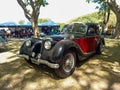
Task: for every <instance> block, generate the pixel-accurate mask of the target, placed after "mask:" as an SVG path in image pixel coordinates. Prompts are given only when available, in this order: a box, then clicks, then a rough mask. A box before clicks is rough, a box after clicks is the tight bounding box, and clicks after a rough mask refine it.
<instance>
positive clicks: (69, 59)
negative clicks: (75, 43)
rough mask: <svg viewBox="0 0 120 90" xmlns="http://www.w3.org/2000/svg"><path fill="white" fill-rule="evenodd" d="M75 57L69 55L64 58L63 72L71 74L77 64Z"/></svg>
mask: <svg viewBox="0 0 120 90" xmlns="http://www.w3.org/2000/svg"><path fill="white" fill-rule="evenodd" d="M74 59H75V58H74V56H73V54H72V53H68V54H66V55H65V57H64V61H65V62H64V64H63V70H64V71H65V72H70V71H71V70H72V69H73V67H74V64H75V60H74Z"/></svg>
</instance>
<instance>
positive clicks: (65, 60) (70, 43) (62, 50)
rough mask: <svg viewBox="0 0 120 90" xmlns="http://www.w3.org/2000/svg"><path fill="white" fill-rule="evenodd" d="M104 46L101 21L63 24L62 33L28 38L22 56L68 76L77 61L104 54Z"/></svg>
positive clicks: (22, 49) (20, 52) (59, 74)
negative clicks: (100, 31) (100, 30)
mask: <svg viewBox="0 0 120 90" xmlns="http://www.w3.org/2000/svg"><path fill="white" fill-rule="evenodd" d="M104 45H105V41H104V38H103V37H102V36H101V35H100V33H99V27H98V25H97V24H94V23H90V24H84V23H81V22H76V23H71V24H68V25H66V26H65V27H63V29H62V31H61V33H60V34H59V35H51V36H45V37H43V38H35V37H32V38H30V39H27V40H25V41H24V42H23V44H22V46H21V48H20V51H19V54H18V56H19V57H23V58H25V59H26V60H27V61H31V62H32V63H35V64H37V65H40V64H44V65H47V66H48V67H50V68H53V69H54V70H55V73H56V75H57V76H59V77H60V78H65V77H68V76H70V75H71V74H72V73H73V72H74V70H75V66H76V62H77V61H81V60H84V59H85V58H88V57H89V56H91V55H93V54H95V53H96V54H101V53H102V51H103V47H104Z"/></svg>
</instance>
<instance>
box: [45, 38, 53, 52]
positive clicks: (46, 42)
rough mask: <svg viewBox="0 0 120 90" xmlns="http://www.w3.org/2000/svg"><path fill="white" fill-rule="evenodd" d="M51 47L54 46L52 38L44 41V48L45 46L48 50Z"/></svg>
mask: <svg viewBox="0 0 120 90" xmlns="http://www.w3.org/2000/svg"><path fill="white" fill-rule="evenodd" d="M51 47H52V43H51V41H50V40H46V41H45V42H44V48H45V49H46V50H49V49H51Z"/></svg>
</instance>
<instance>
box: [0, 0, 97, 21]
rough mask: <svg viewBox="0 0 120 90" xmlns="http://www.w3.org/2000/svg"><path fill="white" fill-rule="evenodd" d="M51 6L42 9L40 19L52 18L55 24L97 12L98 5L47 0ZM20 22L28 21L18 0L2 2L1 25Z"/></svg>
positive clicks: (0, 4)
mask: <svg viewBox="0 0 120 90" xmlns="http://www.w3.org/2000/svg"><path fill="white" fill-rule="evenodd" d="M47 1H48V3H49V5H47V6H45V7H41V9H40V15H39V18H50V19H51V20H53V21H54V22H66V21H68V20H70V19H73V18H75V17H79V16H82V15H85V14H89V13H92V12H95V11H98V10H96V9H95V7H96V4H94V3H90V4H88V3H87V2H85V1H86V0H47ZM20 20H25V21H28V20H27V19H26V18H25V16H24V12H23V10H22V8H21V7H20V6H19V4H18V3H17V0H1V1H0V23H3V22H9V21H13V22H16V23H18V21H20Z"/></svg>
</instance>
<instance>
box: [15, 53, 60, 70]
mask: <svg viewBox="0 0 120 90" xmlns="http://www.w3.org/2000/svg"><path fill="white" fill-rule="evenodd" d="M17 56H18V57H22V58H25V59H27V60H29V59H30V60H31V62H32V63H35V64H37V65H39V64H45V65H47V66H48V67H50V68H54V69H57V68H59V64H54V63H50V62H48V61H47V60H42V59H35V58H29V56H28V55H25V54H17Z"/></svg>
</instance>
